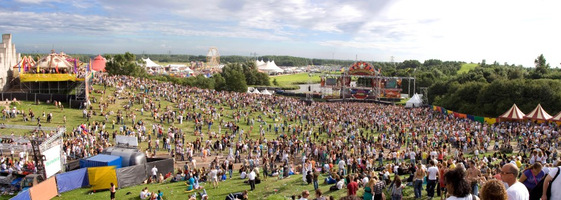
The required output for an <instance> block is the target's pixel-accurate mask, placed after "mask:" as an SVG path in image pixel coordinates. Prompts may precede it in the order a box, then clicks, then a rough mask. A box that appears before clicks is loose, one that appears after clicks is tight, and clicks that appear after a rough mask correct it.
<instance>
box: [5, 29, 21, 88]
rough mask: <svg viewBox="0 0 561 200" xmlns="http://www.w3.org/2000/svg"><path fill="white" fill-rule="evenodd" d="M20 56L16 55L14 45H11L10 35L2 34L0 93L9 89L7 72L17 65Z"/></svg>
mask: <svg viewBox="0 0 561 200" xmlns="http://www.w3.org/2000/svg"><path fill="white" fill-rule="evenodd" d="M20 57H21V55H20V54H19V53H16V45H15V44H12V34H3V35H2V43H1V44H0V87H2V91H4V90H6V89H7V88H8V87H9V84H8V83H9V82H10V80H8V71H9V70H14V69H11V68H12V67H13V66H14V65H17V63H18V62H19V58H20ZM18 70H19V68H18Z"/></svg>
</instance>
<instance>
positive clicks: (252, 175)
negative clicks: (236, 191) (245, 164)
mask: <svg viewBox="0 0 561 200" xmlns="http://www.w3.org/2000/svg"><path fill="white" fill-rule="evenodd" d="M256 176H257V173H255V170H251V172H250V173H249V175H248V176H247V177H248V179H249V185H250V186H251V190H252V191H253V190H255V177H256Z"/></svg>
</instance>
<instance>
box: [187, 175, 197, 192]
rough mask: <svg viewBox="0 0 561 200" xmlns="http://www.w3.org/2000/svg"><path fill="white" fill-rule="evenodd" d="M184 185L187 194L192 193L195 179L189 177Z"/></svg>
mask: <svg viewBox="0 0 561 200" xmlns="http://www.w3.org/2000/svg"><path fill="white" fill-rule="evenodd" d="M185 185H187V192H189V191H192V190H193V189H194V188H195V186H194V185H195V178H193V177H192V176H191V178H189V180H188V181H187V182H185Z"/></svg>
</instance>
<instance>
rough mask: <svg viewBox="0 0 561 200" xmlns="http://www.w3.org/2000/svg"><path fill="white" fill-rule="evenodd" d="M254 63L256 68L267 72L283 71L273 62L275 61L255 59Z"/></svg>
mask: <svg viewBox="0 0 561 200" xmlns="http://www.w3.org/2000/svg"><path fill="white" fill-rule="evenodd" d="M255 65H257V69H259V70H261V71H264V72H267V73H283V72H284V70H283V69H281V68H280V67H279V66H277V64H275V61H274V60H273V61H267V62H264V61H262V60H256V61H255Z"/></svg>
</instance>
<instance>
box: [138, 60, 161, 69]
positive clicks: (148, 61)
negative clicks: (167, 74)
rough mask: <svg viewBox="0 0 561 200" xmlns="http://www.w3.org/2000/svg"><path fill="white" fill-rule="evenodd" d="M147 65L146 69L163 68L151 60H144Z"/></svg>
mask: <svg viewBox="0 0 561 200" xmlns="http://www.w3.org/2000/svg"><path fill="white" fill-rule="evenodd" d="M142 60H144V62H145V63H146V67H161V66H160V65H158V64H156V63H155V62H154V61H152V60H150V58H146V59H144V58H143V59H142Z"/></svg>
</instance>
